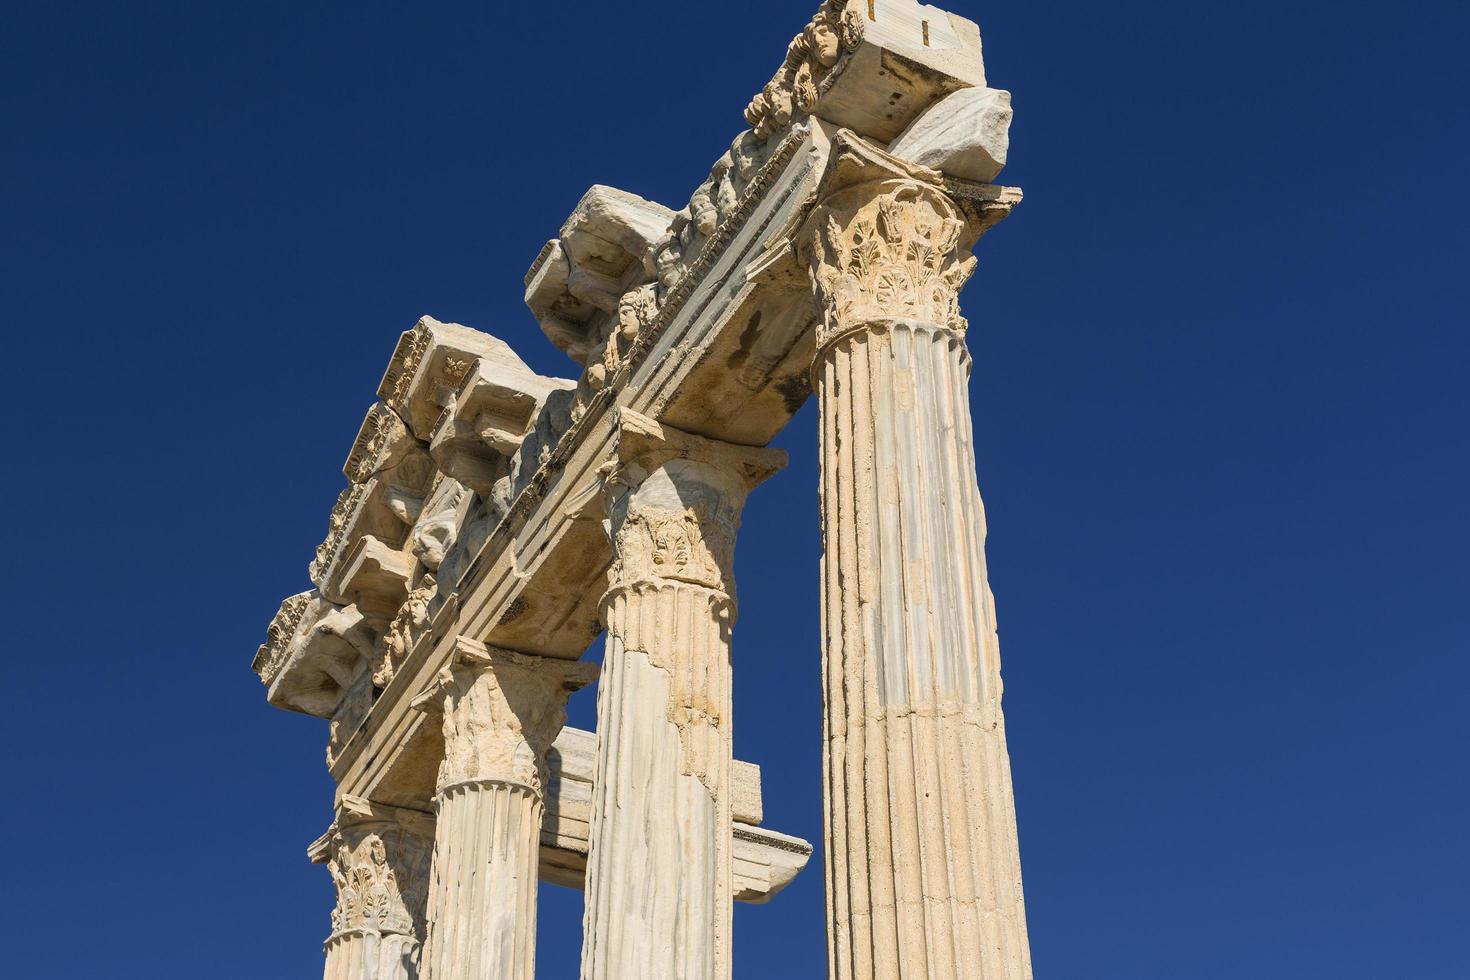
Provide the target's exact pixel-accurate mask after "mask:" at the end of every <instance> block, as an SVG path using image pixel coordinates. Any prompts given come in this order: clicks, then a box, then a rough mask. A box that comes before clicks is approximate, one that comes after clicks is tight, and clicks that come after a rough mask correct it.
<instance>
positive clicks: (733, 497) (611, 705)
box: [582, 410, 786, 980]
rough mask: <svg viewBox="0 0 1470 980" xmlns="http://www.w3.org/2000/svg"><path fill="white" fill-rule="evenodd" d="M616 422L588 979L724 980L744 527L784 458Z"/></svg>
mask: <svg viewBox="0 0 1470 980" xmlns="http://www.w3.org/2000/svg"><path fill="white" fill-rule="evenodd" d="M617 427H618V431H617V436H616V439H617V445H616V453H617V458H616V460H615V462H614V463H613V464H612V466H611V467H610V468H609V475H608V478H607V481H606V485H605V493H606V502H607V509H608V515H609V524H608V527H609V532H610V535H611V537H612V541H613V566H612V569H611V571H610V572H609V573H608V579H609V588H608V591H607V594H606V596H605V597H604V598H603V603H602V609H603V619H604V623H605V624H606V626H607V653H606V657H605V659H604V662H603V668H602V677H601V680H600V682H599V685H598V697H597V776H596V779H595V780H594V781H593V795H592V826H591V838H590V847H589V853H588V857H587V886H586V912H585V919H584V922H583V946H582V977H583V978H584V980H627V978H630V977H638V978H639V980H728V978H729V977H730V959H731V956H730V932H731V918H732V914H733V877H734V873H733V867H732V861H731V834H730V820H731V812H730V804H731V797H730V783H731V764H732V755H731V746H732V743H731V738H730V632H731V628H732V626H733V625H734V621H735V585H734V576H733V571H732V563H733V559H734V550H735V534H736V531H737V529H738V528H739V525H740V512H741V509H742V507H743V506H744V503H745V498H746V495H747V494H748V493H749V492H750V490H751V489H753V488H754V487H755V486H756V485H757V484H759V483H760V482H761V481H762V480H764V479H766V478H767V477H768V476H770V475H771V474H772V473H774V472H775V471H776V470H778V469H779V468H780V467H781V466H783V465H784V464H785V459H786V456H785V454H784V453H782V452H780V451H779V450H771V449H757V448H751V447H745V446H735V445H730V444H728V443H722V442H716V441H714V440H711V439H705V438H702V437H700V436H694V435H690V434H688V433H684V432H680V431H678V430H676V429H671V428H669V427H667V426H663V425H660V424H659V423H657V422H655V421H653V420H652V419H648V418H645V417H643V416H641V415H637V414H636V413H633V412H629V411H627V410H623V411H621V413H620V415H619V417H618V423H617Z"/></svg>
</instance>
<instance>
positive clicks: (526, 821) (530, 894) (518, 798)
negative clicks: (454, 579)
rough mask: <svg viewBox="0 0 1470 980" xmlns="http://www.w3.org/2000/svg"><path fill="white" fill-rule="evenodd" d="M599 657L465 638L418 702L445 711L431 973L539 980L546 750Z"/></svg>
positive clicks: (427, 970)
mask: <svg viewBox="0 0 1470 980" xmlns="http://www.w3.org/2000/svg"><path fill="white" fill-rule="evenodd" d="M595 674H596V665H594V664H587V663H575V662H570V661H564V660H552V659H548V658H544V657H532V656H526V655H523V654H518V653H512V652H510V651H507V650H497V649H493V648H489V647H486V646H485V645H484V644H482V643H479V642H476V641H474V640H470V639H468V638H467V637H460V638H459V640H458V646H457V649H456V650H455V656H454V661H453V662H452V663H451V664H450V666H448V667H446V668H445V669H444V670H443V671H442V672H441V673H440V675H439V677H438V680H437V681H436V683H435V684H434V685H433V686H431V687H430V688H429V689H428V690H427V691H425V692H423V693H422V694H420V695H419V696H418V698H416V699H415V700H414V706H415V707H418V708H420V709H422V710H428V711H439V712H442V714H443V719H444V761H443V763H441V764H440V767H439V785H438V797H437V800H436V805H437V808H438V822H437V826H436V829H435V835H434V864H433V873H432V876H431V878H430V884H429V909H428V913H429V924H428V938H427V941H426V943H425V949H424V977H425V980H531V978H532V977H533V976H534V975H535V956H536V886H537V881H538V871H539V863H540V855H539V849H540V844H541V818H542V813H543V806H544V803H543V799H544V792H545V786H546V751H547V749H549V748H550V747H551V743H552V741H553V740H554V739H555V738H556V736H557V733H558V732H560V731H561V728H562V725H563V724H564V723H565V722H566V702H567V697H568V695H570V694H571V692H572V691H575V690H576V689H578V688H580V687H582V686H583V685H585V684H587V683H588V682H590V681H591V680H592V679H593V677H594V676H595Z"/></svg>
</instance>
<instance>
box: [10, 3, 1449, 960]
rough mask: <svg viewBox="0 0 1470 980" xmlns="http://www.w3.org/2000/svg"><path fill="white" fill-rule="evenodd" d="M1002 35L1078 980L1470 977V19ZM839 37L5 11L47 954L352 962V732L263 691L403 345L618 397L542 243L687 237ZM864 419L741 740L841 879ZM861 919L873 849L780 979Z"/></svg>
mask: <svg viewBox="0 0 1470 980" xmlns="http://www.w3.org/2000/svg"><path fill="white" fill-rule="evenodd" d="M952 2H953V4H954V7H955V9H957V10H958V11H959V12H961V13H964V14H966V15H968V16H971V17H972V18H974V19H975V20H977V21H978V22H979V23H980V25H981V28H982V30H983V32H984V36H985V43H986V56H987V57H986V61H987V67H988V69H989V74H990V80H991V84H992V85H994V86H996V87H1002V88H1008V89H1010V90H1012V91H1013V92H1014V95H1015V105H1016V122H1015V125H1014V127H1013V129H1012V133H1011V135H1012V155H1011V163H1010V166H1009V167H1008V168H1007V170H1006V172H1005V174H1004V179H1005V180H1006V181H1007V182H1009V183H1013V184H1019V185H1021V186H1023V187H1024V188H1025V190H1026V201H1025V203H1024V205H1023V206H1022V207H1021V208H1020V209H1019V210H1018V211H1017V213H1016V214H1015V216H1014V217H1013V218H1012V219H1011V220H1010V221H1009V222H1007V223H1006V224H1005V225H1003V226H1002V227H1001V228H1000V229H998V230H997V231H996V232H994V233H993V234H992V235H991V236H990V237H988V238H987V239H986V240H985V241H984V242H983V243H982V246H981V252H980V254H981V263H980V269H979V272H978V273H977V275H976V277H975V279H974V280H973V282H972V283H971V284H970V286H969V287H968V289H967V291H966V294H965V297H964V306H965V310H966V312H967V313H968V315H969V317H970V321H971V323H972V328H971V337H970V343H971V349H972V351H973V352H974V359H975V374H974V381H973V387H972V393H973V404H974V410H975V419H976V428H977V436H978V446H979V456H980V460H979V464H980V474H981V486H982V490H983V492H984V494H985V498H986V502H987V505H988V508H989V516H990V524H991V529H992V534H991V539H990V559H991V571H992V575H993V579H994V587H995V592H996V595H997V598H998V603H999V615H1000V626H1001V645H1002V653H1003V657H1004V666H1005V676H1006V699H1007V700H1006V707H1007V713H1008V717H1009V725H1010V738H1011V746H1012V752H1013V762H1014V769H1015V778H1016V799H1017V807H1018V809H1019V812H1020V823H1021V850H1022V859H1023V865H1024V870H1025V878H1026V895H1027V906H1028V912H1029V918H1030V928H1031V938H1032V943H1033V947H1034V955H1035V962H1036V968H1037V973H1038V976H1039V977H1042V978H1056V980H1061V978H1086V980H1151V978H1158V980H1180V978H1188V980H1196V978H1198V980H1216V978H1218V980H1238V978H1243V977H1251V978H1317V977H1321V978H1332V980H1358V978H1362V980H1385V978H1399V977H1403V978H1412V980H1440V978H1443V980H1451V978H1454V980H1463V978H1464V977H1467V976H1470V953H1467V951H1466V945H1465V930H1466V921H1467V913H1470V900H1467V897H1466V896H1467V891H1466V880H1467V878H1470V857H1467V850H1470V849H1467V843H1466V829H1467V826H1470V812H1467V810H1470V807H1467V803H1470V780H1467V771H1466V757H1467V748H1470V745H1467V739H1466V735H1465V730H1464V725H1465V720H1466V717H1467V713H1470V712H1467V709H1470V704H1467V696H1466V688H1467V685H1470V659H1467V657H1466V653H1467V642H1466V627H1467V609H1470V562H1467V557H1466V554H1467V552H1466V549H1467V542H1470V517H1467V500H1470V452H1467V448H1470V447H1467V416H1470V413H1467V409H1466V398H1465V396H1466V388H1467V384H1466V364H1467V359H1470V339H1467V336H1466V329H1467V326H1470V303H1467V289H1470V286H1467V275H1466V268H1467V259H1470V250H1467V238H1470V233H1467V227H1470V207H1467V203H1470V202H1467V196H1470V195H1467V187H1470V182H1467V180H1466V173H1467V168H1466V162H1465V161H1466V157H1467V150H1470V139H1467V109H1466V97H1467V95H1470V82H1467V79H1466V77H1465V76H1466V72H1465V65H1466V55H1465V39H1466V37H1467V36H1470V14H1467V12H1466V7H1465V6H1464V5H1462V4H1452V3H1448V2H1443V3H1433V2H1426V3H1404V4H1388V5H1384V4H1368V3H1360V2H1352V0H1349V2H1345V3H1331V4H1329V3H1325V2H1322V3H1302V2H1298V0H1273V2H1257V0H1247V2H1243V3H1235V4H1228V5H1223V4H1222V5H1205V4H1187V3H1185V4H1181V3H1177V2H1171V3H1163V2H1157V3H1144V2H1139V3H1124V4H1096V3H1088V4H1083V3H1051V4H1037V3H1031V4H1028V3H995V2H985V0H952ZM815 4H816V0H780V2H777V0H743V2H742V3H739V4H712V3H690V2H673V0H660V2H644V3H629V2H623V3H607V2H599V3H588V4H556V3H539V4H488V3H479V4H449V3H417V4H383V3H377V2H358V3H353V4H327V3H302V2H292V3H281V2H265V0H251V2H248V3H228V4H225V3H211V2H204V0H194V2H188V3H184V2H178V3H157V2H142V0H140V2H134V3H113V4H100V3H66V2H44V3H36V2H24V0H22V2H12V3H9V4H7V5H6V10H5V14H4V17H3V21H0V133H3V138H0V177H3V180H0V263H3V264H0V268H3V274H0V323H3V326H4V331H5V356H4V367H5V370H4V376H5V382H4V383H5V391H6V395H7V402H8V406H9V411H8V413H7V417H8V421H7V423H6V427H5V432H6V443H7V445H8V449H9V452H8V454H7V457H8V461H9V462H8V465H7V467H6V472H8V473H9V476H8V477H7V478H5V479H4V481H3V484H0V486H3V490H0V493H3V494H4V501H5V512H6V514H7V515H8V518H9V520H10V521H11V524H10V527H11V531H12V537H11V541H12V552H11V555H12V557H11V560H10V561H8V562H6V563H5V565H4V569H3V572H0V574H3V575H4V577H5V581H6V586H5V588H4V590H3V594H4V596H5V599H4V602H5V614H4V621H5V623H6V629H5V632H4V644H3V650H4V662H5V671H6V677H5V684H4V687H3V691H4V693H3V699H4V700H3V705H0V735H3V743H0V744H3V745H4V746H5V755H6V759H7V769H8V771H7V773H6V775H5V779H4V785H5V799H4V803H5V805H4V806H3V808H0V829H3V831H4V834H3V840H4V842H5V848H6V852H5V857H4V861H3V865H4V869H5V870H4V873H3V876H0V880H3V882H4V885H3V888H0V919H3V921H4V922H5V925H6V933H7V934H8V936H9V941H8V942H7V943H6V951H5V954H4V960H5V965H4V966H3V967H0V973H4V974H5V975H7V976H14V977H27V978H101V980H111V978H133V977H137V978H149V980H159V978H170V980H172V978H201V977H207V978H220V980H234V978H238V980H260V978H272V980H275V978H303V980H304V978H313V977H317V976H319V975H320V969H321V949H320V944H321V941H322V939H323V938H324V937H325V935H326V933H327V931H328V911H329V909H330V907H331V905H332V897H331V887H330V884H329V881H328V876H327V874H326V873H325V872H324V871H323V870H321V869H320V868H316V867H312V866H311V865H309V864H308V863H307V861H306V858H305V854H304V848H305V846H306V844H307V843H308V842H309V841H310V840H311V839H312V838H313V837H315V836H316V835H317V834H318V833H319V832H320V831H321V830H322V829H323V828H324V827H325V825H326V823H327V821H328V820H329V819H330V817H331V814H330V810H329V804H330V796H331V788H330V785H329V781H328V778H327V774H326V772H325V769H324V767H323V764H322V746H323V744H324V741H325V738H326V726H325V723H323V722H320V721H317V720H315V719H310V718H305V717H302V716H296V715H290V714H287V713H284V712H281V711H277V710H275V709H272V708H269V707H268V706H267V705H266V703H265V698H264V691H263V690H262V688H261V686H260V684H259V682H258V681H257V680H256V679H255V677H254V676H253V675H252V674H251V672H250V666H249V665H250V659H251V656H252V654H253V653H254V651H255V648H256V645H257V644H258V643H259V642H260V641H261V639H262V637H263V634H264V630H265V626H266V623H267V621H268V620H269V618H270V617H271V615H272V614H273V613H274V611H275V609H276V605H277V603H278V602H279V601H280V599H281V598H282V597H283V596H286V595H288V594H290V593H293V592H297V591H299V590H301V589H302V588H304V587H306V585H307V579H306V564H307V561H308V559H309V558H310V556H311V552H312V549H313V547H314V546H315V545H316V543H317V542H318V541H319V540H320V539H321V538H322V536H323V535H324V533H325V527H326V518H327V513H328V510H329V508H330V507H331V504H332V502H333V500H334V499H335V497H336V495H337V492H338V490H339V489H340V487H341V485H342V474H341V472H340V466H341V462H342V459H343V458H344V457H345V455H346V453H347V449H348V446H349V444H350V442H351V439H352V437H353V435H354V433H355V431H356V427H357V425H358V422H359V421H360V419H361V417H362V414H363V411H364V409H365V408H366V407H367V405H368V404H369V403H370V401H371V400H372V398H373V392H374V387H375V385H376V383H377V380H378V378H379V376H380V374H381V372H382V369H383V367H384V365H385V364H386V362H387V359H388V356H389V354H390V352H391V351H392V348H393V344H394V341H395V338H396V337H397V335H398V334H399V332H401V331H402V330H405V329H407V328H408V327H409V326H410V325H412V323H413V322H414V320H415V318H416V317H417V316H419V315H420V314H422V313H430V314H433V315H434V316H436V317H439V318H441V319H446V320H457V321H460V322H463V323H467V324H470V325H473V326H476V327H479V328H481V329H485V330H489V331H491V332H493V333H495V334H497V335H498V336H500V337H502V338H504V339H506V340H507V341H509V342H511V343H512V344H513V345H514V346H515V347H516V348H517V349H518V350H519V351H520V352H521V353H522V355H523V356H524V357H525V358H526V359H527V360H528V361H529V362H530V363H531V364H532V365H533V366H534V367H536V368H537V369H539V370H541V371H543V372H548V373H552V372H554V373H563V374H565V373H570V372H571V370H572V365H571V364H570V362H568V361H566V360H565V359H564V358H563V357H562V355H561V354H560V353H558V352H557V351H556V350H555V349H554V348H553V347H552V346H551V345H550V344H549V343H548V342H547V341H545V340H544V339H543V338H542V336H541V335H540V333H539V331H538V330H537V327H536V325H535V323H534V321H533V320H532V318H531V316H530V314H529V313H528V312H527V310H526V309H525V308H524V306H523V305H522V302H521V288H522V287H521V275H522V273H523V271H524V270H525V268H526V267H527V265H528V264H529V263H530V261H531V259H532V258H533V257H534V256H535V254H536V251H537V249H538V248H539V247H540V245H541V244H542V242H544V241H545V240H546V239H547V238H548V237H549V236H550V235H551V234H553V233H554V232H555V230H556V229H557V227H558V226H559V224H560V222H561V221H562V219H563V218H564V217H565V216H566V215H567V213H568V212H569V211H570V209H571V207H572V205H573V204H575V202H576V200H577V198H578V197H579V196H580V195H581V193H582V192H583V191H584V190H585V189H586V188H587V187H588V186H589V185H591V184H593V183H608V184H613V185H615V186H618V187H623V188H626V189H628V190H631V191H634V192H637V193H639V194H642V195H644V196H647V197H650V198H653V199H656V200H660V201H664V202H668V203H671V204H679V203H682V202H683V201H685V200H686V199H687V197H688V194H689V192H690V191H691V190H692V189H693V187H694V186H695V184H696V183H697V182H698V181H699V180H700V179H701V178H702V177H703V175H704V174H705V173H706V172H707V171H708V168H709V165H710V163H711V162H712V161H713V160H714V159H715V157H716V156H717V155H718V154H719V153H720V151H721V150H722V148H724V147H725V146H727V145H728V143H729V141H730V139H731V137H732V136H733V135H734V134H735V133H736V132H737V131H738V129H739V128H741V125H742V123H741V118H740V111H741V109H742V108H743V107H744V105H745V103H746V101H747V100H748V98H749V96H750V95H751V94H752V93H753V92H754V91H755V90H756V88H757V87H758V86H759V85H760V84H761V83H762V82H763V81H764V80H765V79H767V78H768V77H769V76H770V74H771V73H772V71H773V70H774V69H775V67H776V65H777V63H778V62H779V60H780V58H781V56H782V54H783V52H784V49H785V45H786V43H787V41H788V40H789V39H790V38H791V36H792V35H793V34H794V33H795V32H796V31H797V30H798V29H799V28H800V27H801V26H802V25H803V24H804V23H805V21H806V19H807V17H808V16H809V15H810V14H811V12H812V10H813V9H814V8H815ZM736 9H743V10H744V11H745V13H744V14H743V15H737V14H735V13H733V12H732V11H734V10H736ZM814 421H815V405H814V404H809V405H808V406H807V408H806V409H805V410H804V411H803V412H802V413H801V414H800V415H799V416H798V417H797V419H796V420H795V421H794V422H793V423H792V425H791V427H790V428H789V429H788V430H787V431H786V433H785V434H784V435H783V436H782V437H781V439H780V440H779V443H778V444H779V445H782V446H783V447H785V448H786V449H787V450H788V451H789V452H790V453H791V456H792V464H791V466H790V468H789V469H788V470H787V471H785V472H784V473H783V474H781V475H780V476H779V477H777V478H776V479H774V480H772V481H771V482H770V483H769V484H767V485H766V486H765V487H763V488H762V489H761V490H759V491H757V493H756V494H755V495H754V497H753V498H752V501H751V503H750V506H749V508H748V510H747V514H746V530H745V533H744V536H743V540H742V542H741V545H740V551H739V558H738V561H739V566H738V568H739V573H740V575H741V582H740V586H741V599H742V606H743V608H742V618H741V621H740V625H739V627H738V629H737V631H736V634H735V664H736V666H735V670H736V675H735V676H736V688H735V696H736V701H735V724H736V730H735V732H736V734H735V738H736V748H737V752H738V753H739V755H740V756H741V757H742V758H745V759H750V760H752V761H755V762H758V763H760V764H761V765H762V766H763V767H764V771H765V786H766V813H767V815H768V823H769V824H770V825H771V826H773V827H775V828H777V829H780V830H783V831H788V832H792V833H797V834H800V835H802V836H805V837H807V838H809V839H811V840H813V841H820V838H821V823H820V792H821V790H820V782H819V778H820V776H819V774H820V754H819V731H820V707H819V686H818V671H819V646H818V632H817V611H818V610H817V560H818V554H819V551H820V544H819V541H818V531H817V500H816V488H817V480H816V462H815V447H816V433H815V427H814ZM591 712H592V707H591V696H590V695H581V696H579V700H578V701H577V703H576V704H575V706H574V721H576V722H578V723H580V724H583V725H587V724H589V723H590V719H591ZM580 907H581V906H580V899H579V897H578V896H577V895H576V894H575V893H572V892H569V891H565V890H563V889H557V888H553V887H550V886H548V887H546V888H544V889H543V900H542V908H543V920H542V938H543V941H542V943H541V963H540V965H541V970H542V976H545V977H553V978H555V977H570V976H573V975H574V971H575V963H576V959H577V947H578V943H579V924H580ZM822 923H823V915H822V870H821V867H820V857H818V858H816V859H814V860H813V862H812V864H811V866H810V867H809V869H808V870H807V871H806V872H805V873H804V874H803V876H802V877H801V878H799V879H798V881H797V882H796V883H795V884H794V885H793V886H792V887H791V888H790V889H789V890H788V891H787V892H785V893H784V894H782V895H781V896H779V897H778V898H777V899H776V900H775V902H774V903H773V904H771V905H769V906H766V907H754V908H747V907H741V908H740V909H739V911H738V914H737V919H736V925H737V937H738V938H737V960H736V973H737V976H739V977H742V978H756V977H772V978H788V977H789V978H796V980H808V978H813V977H818V976H820V975H821V972H822V969H823V967H822V962H823V956H824V940H823V924H822Z"/></svg>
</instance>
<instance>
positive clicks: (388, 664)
mask: <svg viewBox="0 0 1470 980" xmlns="http://www.w3.org/2000/svg"><path fill="white" fill-rule="evenodd" d="M435 591H436V585H435V582H434V579H433V577H432V576H428V575H426V576H424V581H423V583H422V584H421V585H419V587H418V588H416V589H414V590H413V591H411V592H409V594H408V598H407V599H406V600H405V601H404V603H403V606H402V607H401V608H400V609H399V610H398V614H397V615H395V616H394V617H393V621H392V622H391V623H389V624H388V631H387V632H386V633H384V634H383V642H382V647H383V657H382V660H381V661H379V663H378V668H377V670H376V671H374V673H373V685H374V686H375V687H380V688H382V687H387V686H388V685H389V684H391V683H392V682H393V676H394V674H395V673H396V671H397V669H398V665H399V664H400V663H402V662H403V658H405V657H407V656H408V655H409V653H410V652H411V651H412V650H413V647H414V644H415V643H417V642H418V639H419V637H420V636H422V635H423V632H424V629H425V628H426V627H427V626H428V625H429V603H430V601H432V600H433V598H434V595H435Z"/></svg>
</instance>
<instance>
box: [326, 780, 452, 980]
mask: <svg viewBox="0 0 1470 980" xmlns="http://www.w3.org/2000/svg"><path fill="white" fill-rule="evenodd" d="M433 833H434V820H433V818H432V817H431V816H429V815H428V814H427V813H419V812H417V811H413V810H400V809H398V808H396V807H388V806H380V805H378V804H373V803H369V802H368V801H366V800H362V799H358V798H356V797H351V796H348V797H344V798H343V800H342V803H341V804H340V805H339V808H338V816H337V820H336V822H335V823H334V824H333V825H332V829H331V830H329V831H328V832H327V834H326V836H324V837H323V838H322V839H321V840H319V841H318V842H317V843H316V844H314V845H312V848H311V852H310V853H311V857H312V860H314V861H316V862H318V863H322V864H325V865H326V866H327V868H328V870H330V871H331V873H332V881H333V882H334V883H335V884H336V886H337V907H336V908H335V909H333V910H332V934H331V936H330V937H329V938H328V939H327V941H326V943H325V945H324V949H325V952H326V956H327V964H326V971H325V973H324V977H325V980H415V978H416V977H417V976H418V963H419V940H420V938H421V937H422V936H423V934H424V896H425V890H426V886H427V884H428V878H429V855H430V850H431V848H432V846H433Z"/></svg>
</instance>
